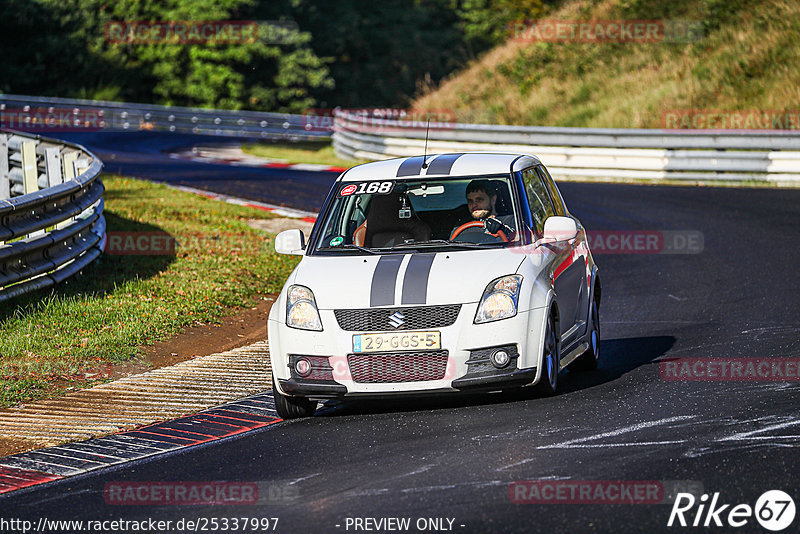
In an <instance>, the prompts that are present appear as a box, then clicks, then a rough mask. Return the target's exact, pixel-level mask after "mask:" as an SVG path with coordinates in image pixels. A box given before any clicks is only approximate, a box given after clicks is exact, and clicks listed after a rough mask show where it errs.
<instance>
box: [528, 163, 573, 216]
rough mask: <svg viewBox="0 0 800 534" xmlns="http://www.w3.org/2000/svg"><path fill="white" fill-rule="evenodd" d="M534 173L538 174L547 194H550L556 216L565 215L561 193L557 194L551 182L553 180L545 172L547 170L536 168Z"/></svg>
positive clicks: (541, 166)
mask: <svg viewBox="0 0 800 534" xmlns="http://www.w3.org/2000/svg"><path fill="white" fill-rule="evenodd" d="M536 171H537V172H538V173H539V177H540V178H541V179H542V182H543V183H544V185H545V186H546V187H547V192H548V193H550V198H551V199H553V204H554V205H555V208H556V215H566V214H567V208H566V206H564V199H562V198H561V193H559V192H558V188H557V187H556V184H555V183H554V182H553V178H552V177H551V176H550V173H549V172H547V169H545V168H544V165H540V166H539V167H536Z"/></svg>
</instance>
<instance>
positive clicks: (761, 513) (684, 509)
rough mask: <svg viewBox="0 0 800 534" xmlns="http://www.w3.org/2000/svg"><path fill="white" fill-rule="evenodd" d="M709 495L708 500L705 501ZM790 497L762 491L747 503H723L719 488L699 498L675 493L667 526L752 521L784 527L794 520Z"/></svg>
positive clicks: (776, 528)
mask: <svg viewBox="0 0 800 534" xmlns="http://www.w3.org/2000/svg"><path fill="white" fill-rule="evenodd" d="M709 497H710V501H709ZM794 516H795V505H794V500H793V499H792V498H791V497H790V496H789V494H787V493H786V492H783V491H781V490H770V491H767V492H765V493H764V494H763V495H761V497H759V498H758V500H757V501H756V504H755V506H750V505H749V504H737V505H731V504H723V503H722V501H721V500H720V494H719V492H717V493H714V494H713V495H712V496H709V495H707V494H703V495H701V496H700V498H699V499H697V498H695V496H694V495H692V494H691V493H679V494H678V496H677V497H676V498H675V504H673V505H672V511H671V512H670V514H669V521H667V526H668V527H672V526H676V527H722V526H726V525H727V526H730V527H734V528H739V527H743V526H745V525H748V524H751V520H752V519H753V518H754V517H755V519H756V521H758V523H759V524H760V525H761V526H762V527H764V528H765V529H767V530H771V531H773V532H778V531H780V530H784V529H785V528H787V527H788V526H789V525H791V524H792V521H794Z"/></svg>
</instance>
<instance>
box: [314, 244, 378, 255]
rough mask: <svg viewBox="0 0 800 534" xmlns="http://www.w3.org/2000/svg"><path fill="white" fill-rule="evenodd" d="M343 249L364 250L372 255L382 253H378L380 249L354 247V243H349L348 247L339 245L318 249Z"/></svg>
mask: <svg viewBox="0 0 800 534" xmlns="http://www.w3.org/2000/svg"><path fill="white" fill-rule="evenodd" d="M342 249H345V250H348V249H349V250H354V249H356V250H362V251H364V252H369V253H370V254H380V252H378V250H379V249H371V248H367V247H362V246H360V245H354V244H352V243H348V244H346V245H339V246H336V247H318V248H317V250H342Z"/></svg>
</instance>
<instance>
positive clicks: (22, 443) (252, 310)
mask: <svg viewBox="0 0 800 534" xmlns="http://www.w3.org/2000/svg"><path fill="white" fill-rule="evenodd" d="M275 297H277V295H263V296H261V297H259V300H258V302H257V303H256V304H255V305H254V306H251V307H248V308H241V309H239V310H237V311H235V312H234V313H232V314H231V315H229V316H227V317H224V318H223V319H222V320H221V321H220V324H216V325H214V324H199V325H194V326H190V327H188V328H186V329H184V330H183V331H182V332H181V333H179V334H177V335H175V336H173V337H171V338H169V339H166V340H164V341H160V342H158V343H156V344H154V345H151V346H147V347H141V349H142V352H143V357H141V358H139V359H137V360H136V361H133V362H126V363H122V364H115V365H112V364H109V365H106V366H104V367H103V368H102V369H98V370H97V371H96V372H89V373H86V374H85V375H84V376H81V377H75V379H74V380H62V381H59V382H57V383H55V384H53V386H52V389H50V390H49V391H47V396H49V397H59V396H61V395H63V394H64V393H69V392H70V391H75V390H77V389H81V388H83V387H91V385H93V384H95V383H97V381H98V379H102V380H103V381H106V380H107V379H111V380H115V379H118V378H122V377H124V376H131V375H134V374H140V373H144V372H146V371H149V370H151V369H157V368H160V367H166V366H169V365H174V364H176V363H178V362H182V361H185V360H190V359H192V358H197V357H200V356H207V355H209V354H215V353H218V352H225V351H228V350H231V349H235V348H238V347H243V346H245V345H251V344H253V343H256V342H257V341H262V340H264V339H266V337H267V316H268V315H269V310H270V308H271V307H272V303H273V302H274V301H275ZM64 408H65V409H68V408H69V404H67V405H65V406H64ZM40 446H41V445H38V444H36V443H34V442H31V441H27V440H22V439H15V438H7V437H2V436H0V457H3V456H8V455H10V454H16V453H19V452H23V451H28V450H33V449H37V448H39V447H40Z"/></svg>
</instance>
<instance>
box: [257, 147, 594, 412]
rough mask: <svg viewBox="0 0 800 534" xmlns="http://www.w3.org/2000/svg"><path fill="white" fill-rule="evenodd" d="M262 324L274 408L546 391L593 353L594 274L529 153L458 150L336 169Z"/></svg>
mask: <svg viewBox="0 0 800 534" xmlns="http://www.w3.org/2000/svg"><path fill="white" fill-rule="evenodd" d="M275 248H276V250H277V251H278V252H281V253H285V254H300V255H303V258H302V260H301V261H300V263H299V264H298V266H297V267H296V268H295V270H294V271H293V272H292V274H291V275H290V276H289V279H288V280H287V282H286V285H285V286H284V288H283V291H281V294H280V296H279V297H278V299H277V300H276V302H275V304H274V305H273V306H272V310H271V312H270V314H269V320H268V322H267V329H268V336H269V344H270V356H271V359H272V376H273V387H274V393H275V404H276V407H277V410H278V413H279V414H280V416H281V417H283V418H295V417H305V416H310V415H312V414H313V413H314V411H315V410H316V407H317V401H318V400H321V399H329V398H341V397H348V398H357V397H388V396H391V395H404V394H420V393H423V394H424V393H440V392H459V391H473V390H486V391H492V390H508V389H515V388H519V387H524V386H534V387H535V388H536V389H537V390H538V391H539V393H541V394H543V395H552V394H554V393H555V391H556V387H557V384H558V374H559V372H560V371H561V370H562V369H564V368H565V367H566V366H568V365H569V366H570V367H571V368H578V369H593V368H595V367H597V363H598V356H599V352H598V341H599V314H598V312H599V304H600V280H599V279H598V276H597V267H596V266H595V264H594V260H593V259H592V255H591V252H590V251H589V248H588V243H587V239H586V233H585V231H584V229H583V227H582V226H581V224H580V222H579V221H578V220H577V219H576V218H575V217H573V216H572V215H570V214H569V211H568V210H567V208H566V206H565V204H564V201H563V199H562V197H561V194H560V193H559V191H558V189H557V188H556V186H555V184H554V183H553V180H552V178H551V177H550V175H549V173H548V172H547V169H545V167H544V165H542V163H541V162H540V161H539V160H538V159H537V158H536V157H534V156H530V155H520V154H493V153H466V154H440V155H431V156H427V157H423V156H418V157H410V158H400V159H392V160H386V161H379V162H373V163H366V164H363V165H358V166H356V167H353V168H351V169H349V170H347V171H345V172H344V173H342V175H341V176H339V178H338V179H337V180H336V183H335V184H334V185H333V188H332V189H331V192H330V193H329V195H328V198H327V199H326V201H325V204H324V207H323V209H322V212H321V213H320V215H319V218H318V219H317V222H316V224H315V226H314V229H313V231H312V232H311V235H310V237H309V242H308V245H306V244H305V243H304V238H303V234H302V233H301V232H300V230H287V231H284V232H281V233H280V234H278V236H277V238H276V240H275Z"/></svg>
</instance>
